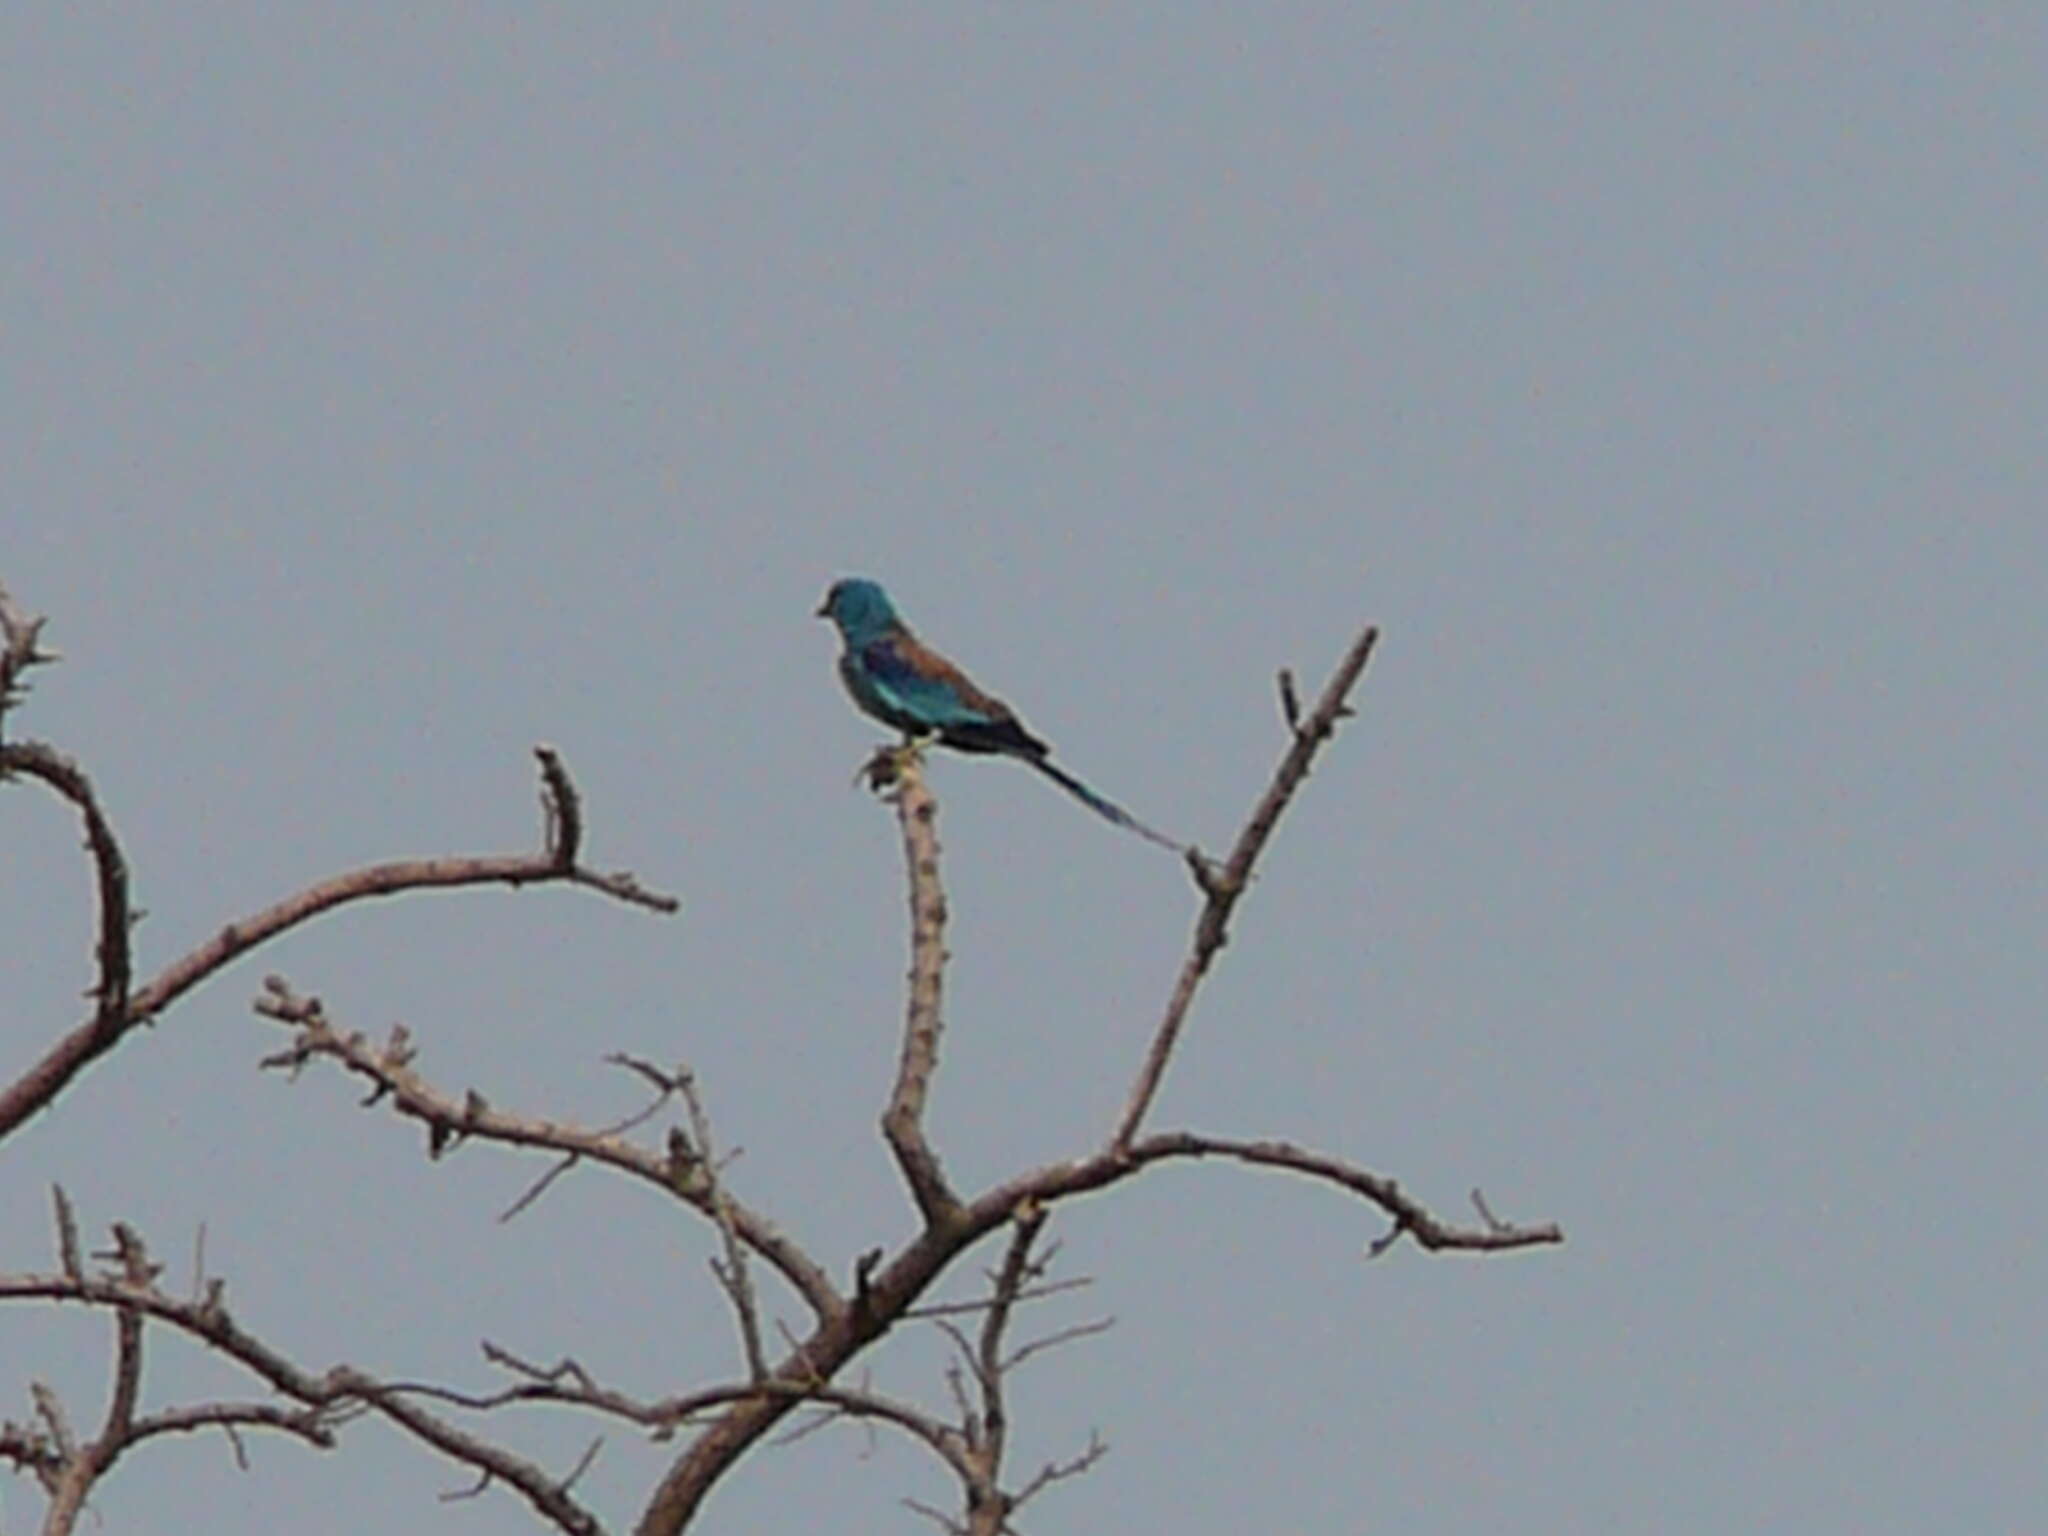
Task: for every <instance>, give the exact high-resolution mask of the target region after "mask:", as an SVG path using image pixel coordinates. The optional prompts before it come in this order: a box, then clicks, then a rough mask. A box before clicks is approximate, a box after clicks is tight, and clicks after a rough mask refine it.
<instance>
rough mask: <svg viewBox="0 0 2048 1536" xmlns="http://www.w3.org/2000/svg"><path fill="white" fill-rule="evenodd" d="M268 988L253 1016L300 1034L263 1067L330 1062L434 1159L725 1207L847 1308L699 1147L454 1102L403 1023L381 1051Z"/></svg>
mask: <svg viewBox="0 0 2048 1536" xmlns="http://www.w3.org/2000/svg"><path fill="white" fill-rule="evenodd" d="M263 985H264V995H263V996H262V997H260V998H258V999H257V1000H256V1011H257V1012H258V1013H260V1014H262V1015H263V1016H264V1017H265V1018H269V1019H275V1020H276V1021H277V1022H279V1023H280V1024H284V1025H287V1026H289V1027H290V1028H291V1030H292V1032H293V1033H292V1040H291V1043H290V1044H289V1045H288V1046H286V1047H285V1048H284V1049H283V1050H281V1051H278V1052H275V1053H274V1054H272V1055H270V1056H267V1057H265V1058H264V1060H263V1065H264V1066H265V1067H268V1068H272V1069H283V1070H287V1071H292V1072H296V1071H298V1070H299V1069H300V1068H301V1067H303V1066H304V1065H305V1064H306V1063H308V1062H310V1061H315V1060H318V1059H321V1058H323V1057H324V1058H327V1059H329V1060H333V1061H336V1062H339V1063H340V1064H341V1065H342V1066H343V1067H344V1068H346V1069H347V1070H348V1071H350V1072H352V1073H354V1074H355V1075H356V1076H358V1077H361V1078H364V1079H366V1080H367V1081H368V1082H369V1083H370V1085H371V1086H370V1092H369V1094H368V1096H367V1097H366V1098H365V1099H364V1100H363V1103H364V1105H365V1106H366V1107H367V1106H369V1105H372V1104H375V1103H377V1102H378V1101H380V1100H383V1099H389V1100H390V1102H391V1107H392V1108H393V1109H394V1110H395V1111H397V1113H398V1114H400V1115H402V1116H404V1117H405V1118H406V1119H409V1120H416V1121H418V1122H419V1123H420V1124H421V1125H423V1126H425V1127H426V1131H427V1147H428V1150H429V1152H430V1154H432V1155H433V1156H437V1157H438V1156H440V1155H441V1154H442V1153H444V1152H446V1151H449V1150H451V1149H453V1148H455V1147H457V1146H459V1145H460V1144H461V1143H462V1142H463V1141H465V1140H477V1141H491V1142H500V1143H503V1144H504V1145H506V1146H513V1147H530V1148H534V1149H536V1150H541V1151H549V1152H559V1153H562V1154H564V1155H565V1156H573V1157H575V1158H578V1159H581V1160H583V1161H586V1162H592V1163H597V1164H599V1165H601V1166H604V1167H608V1168H613V1169H616V1170H618V1171H619V1172H621V1173H625V1174H629V1175H631V1176H632V1177H634V1178H636V1179H638V1180H640V1181H641V1182H642V1183H645V1184H647V1185H649V1186H651V1187H653V1188H655V1189H659V1190H661V1191H662V1192H663V1193H665V1194H668V1195H671V1196H673V1197H675V1198H677V1199H679V1200H682V1201H683V1202H684V1203H685V1204H687V1205H690V1206H692V1207H693V1208H695V1209H696V1210H698V1211H700V1212H702V1213H703V1214H704V1215H706V1216H708V1217H710V1218H711V1219H712V1220H713V1221H714V1222H716V1221H719V1220H721V1217H720V1211H721V1210H723V1211H724V1212H725V1213H726V1215H725V1217H724V1218H723V1219H725V1220H728V1221H729V1222H730V1224H731V1227H732V1229H733V1231H734V1233H735V1234H736V1236H737V1238H738V1239H739V1241H740V1242H741V1243H743V1244H745V1246H746V1247H747V1248H749V1249H751V1250H752V1251H753V1252H755V1253H757V1254H759V1255H760V1256H761V1257H762V1258H763V1259H765V1260H766V1261H767V1262H768V1263H769V1264H772V1265H773V1266H774V1267H775V1268H776V1269H777V1270H778V1271H779V1272H780V1273H781V1274H782V1276H783V1278H784V1279H786V1280H787V1281H788V1282H789V1283H790V1285H791V1286H792V1287H794V1288H795V1290H796V1291H797V1293H798V1294H799V1295H801V1296H802V1297H803V1298H804V1299H805V1301H807V1302H808V1303H809V1304H810V1306H811V1309H812V1310H813V1311H814V1312H816V1313H818V1314H819V1315H820V1316H831V1315H833V1314H836V1313H838V1312H842V1311H844V1310H845V1306H846V1304H845V1302H844V1301H842V1300H841V1299H840V1297H839V1293H838V1291H837V1290H836V1288H835V1287H834V1286H833V1284H832V1281H831V1278H830V1277H829V1276H828V1275H826V1273H825V1272H824V1271H823V1270H822V1269H820V1268H819V1267H818V1265H817V1264H816V1263H815V1262H813V1261H812V1260H811V1258H810V1257H809V1256H808V1255H807V1254H805V1253H804V1251H803V1250H802V1249H801V1248H800V1247H798V1246H797V1245H796V1244H795V1243H793V1242H791V1241H790V1240H789V1238H788V1237H786V1236H784V1235H783V1233H782V1232H781V1231H780V1230H779V1229H778V1228H777V1227H776V1226H775V1225H774V1224H773V1223H772V1222H770V1221H769V1220H768V1219H767V1218H766V1217H763V1216H761V1215H760V1214H758V1213H757V1212H755V1211H754V1210H753V1209H752V1208H751V1207H749V1206H746V1205H743V1204H741V1203H740V1202H739V1201H737V1200H735V1199H733V1198H732V1197H731V1195H730V1194H729V1193H727V1192H726V1191H725V1188H724V1185H723V1184H722V1183H721V1182H720V1181H719V1180H718V1178H717V1177H716V1175H715V1171H714V1169H713V1168H712V1165H711V1162H710V1160H709V1159H707V1158H705V1157H703V1156H702V1155H701V1151H702V1149H701V1148H695V1147H691V1146H690V1145H689V1143H688V1140H687V1138H677V1137H671V1138H670V1143H669V1146H668V1147H667V1149H666V1150H664V1151H662V1152H655V1151H653V1150H651V1149H649V1148H646V1147H642V1146H639V1145H637V1144H636V1143H634V1142H632V1141H629V1140H627V1139H626V1138H625V1137H624V1136H622V1135H618V1134H615V1133H614V1132H610V1131H593V1130H585V1129H583V1128H582V1127H580V1126H574V1125H566V1124H563V1123H561V1122H559V1121H554V1120H544V1119H540V1118H537V1117H533V1116H528V1115H520V1114H514V1113H512V1112H511V1111H509V1110H502V1109H498V1108H495V1107H494V1106H493V1105H492V1104H491V1103H490V1101H489V1100H487V1099H486V1098H485V1097H484V1096H483V1095H482V1094H480V1093H478V1092H476V1091H475V1090H474V1089H472V1090H471V1091H470V1092H468V1093H467V1094H465V1095H464V1096H463V1097H462V1098H460V1099H457V1098H456V1097H455V1096H454V1095H453V1094H450V1093H447V1092H445V1091H443V1090H441V1089H439V1088H436V1087H435V1086H434V1085H433V1084H431V1083H429V1082H428V1081H427V1080H426V1079H425V1078H424V1077H422V1076H421V1075H420V1074H419V1073H418V1072H417V1071H416V1070H414V1067H413V1061H414V1058H415V1056H416V1055H417V1052H416V1050H415V1049H414V1047H413V1044H412V1037H411V1034H410V1032H408V1031H407V1030H406V1029H405V1027H404V1026H403V1025H398V1026H396V1027H394V1028H393V1029H392V1031H391V1034H390V1036H389V1037H388V1038H387V1039H386V1041H385V1042H384V1043H383V1044H382V1045H375V1044H372V1043H371V1042H370V1041H369V1040H368V1039H367V1038H366V1037H365V1036H363V1035H362V1034H360V1033H350V1034H346V1035H344V1034H342V1033H341V1032H340V1031H338V1030H336V1029H335V1028H334V1026H333V1025H332V1024H330V1023H329V1022H328V1020H327V1015H326V1012H325V1010H324V1009H323V1008H322V1007H321V1003H320V999H319V998H317V997H302V996H300V995H299V994H298V993H296V992H294V991H293V990H292V988H291V987H290V985H289V984H288V983H286V982H285V981H284V980H283V979H282V978H280V977H276V976H271V977H266V978H265V980H264V984H263Z"/></svg>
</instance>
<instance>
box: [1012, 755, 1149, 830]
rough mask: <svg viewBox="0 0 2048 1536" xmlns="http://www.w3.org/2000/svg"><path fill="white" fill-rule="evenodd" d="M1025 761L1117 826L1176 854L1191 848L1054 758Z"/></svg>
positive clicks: (1034, 757) (1032, 758) (1034, 758)
mask: <svg viewBox="0 0 2048 1536" xmlns="http://www.w3.org/2000/svg"><path fill="white" fill-rule="evenodd" d="M1024 761H1025V762H1027V763H1029V764H1030V765H1031V766H1032V767H1034V768H1036V769H1037V770H1038V771H1039V772H1040V773H1042V774H1044V775H1045V776H1046V777H1047V778H1048V779H1051V780H1052V781H1053V783H1055V784H1057V785H1059V787H1060V788H1061V789H1064V790H1065V791H1066V792H1067V793H1068V794H1070V795H1072V796H1073V797H1074V798H1075V799H1076V800H1078V801H1080V802H1081V803H1082V804H1083V805H1085V806H1087V807H1088V809H1089V810H1091V811H1093V812H1094V813H1095V814H1096V815H1098V816H1100V817H1102V819H1103V820H1105V821H1111V822H1115V823H1116V825H1118V826H1120V827H1123V828H1124V829H1126V830H1127V831H1131V832H1135V833H1137V834H1138V836H1140V837H1142V838H1144V839H1145V841H1147V842H1148V843H1157V844H1158V845H1159V846H1160V847H1162V848H1171V849H1172V850H1173V851H1174V852H1175V853H1183V854H1184V853H1186V852H1187V851H1188V849H1187V844H1185V843H1177V842H1175V841H1174V840H1173V839H1172V838H1170V837H1168V836H1167V835H1166V834H1165V833H1164V832H1157V831H1154V830H1153V829H1152V828H1151V827H1148V826H1146V825H1145V823H1143V822H1142V821H1140V820H1138V818H1137V817H1135V816H1133V815H1132V814H1131V813H1130V812H1129V811H1127V810H1125V809H1124V808H1123V807H1122V806H1120V805H1118V804H1117V803H1116V802H1115V801H1114V800H1109V799H1105V798H1104V797H1103V796H1101V795H1098V794H1097V793H1095V791H1094V790H1092V789H1090V788H1089V787H1088V786H1087V785H1086V784H1083V783H1082V782H1081V781H1080V780H1079V779H1077V778H1075V777H1074V776H1073V775H1072V774H1071V773H1068V772H1067V771H1066V770H1065V769H1064V768H1055V767H1054V766H1053V764H1052V762H1051V760H1050V759H1048V758H1044V757H1037V756H1033V757H1027V758H1025V759H1024Z"/></svg>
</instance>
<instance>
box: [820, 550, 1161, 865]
mask: <svg viewBox="0 0 2048 1536" xmlns="http://www.w3.org/2000/svg"><path fill="white" fill-rule="evenodd" d="M818 617H819V618H821V619H830V620H831V621H832V622H833V623H834V624H835V625H837V626H838V629H839V637H840V639H841V640H843V641H844V642H845V645H846V649H845V651H844V652H842V653H841V655H840V657H839V678H840V681H841V682H843V683H845V684H846V691H847V692H848V693H849V694H851V695H852V696H853V702H854V704H855V705H856V706H857V707H858V708H859V709H860V711H861V713H863V714H865V715H869V716H871V717H873V718H874V719H876V720H879V721H881V722H882V723H883V724H884V725H891V726H894V727H895V728H896V729H897V730H899V731H901V732H903V735H904V742H905V746H906V748H914V747H916V746H919V745H922V744H923V743H925V742H928V741H934V740H935V741H937V742H939V743H940V744H941V745H942V746H948V747H951V748H953V749H954V750H955V751H956V752H974V753H994V754H997V755H1000V756H1003V757H1013V758H1015V759H1017V760H1018V761H1019V762H1022V763H1027V764H1029V765H1030V766H1031V767H1033V768H1036V769H1037V770H1038V771H1039V772H1040V773H1042V774H1044V775H1045V776H1046V777H1047V778H1048V779H1051V780H1052V781H1053V783H1055V784H1057V785H1059V787H1060V788H1061V789H1064V790H1065V791H1066V792H1067V793H1068V794H1070V795H1072V796H1073V797H1074V798H1075V799H1076V800H1078V801H1080V802H1081V803H1082V804H1083V805H1085V806H1087V807H1088V809H1090V810H1091V811H1093V812H1095V813H1096V815H1098V816H1101V817H1102V818H1103V819H1104V820H1106V821H1109V822H1112V823H1114V824H1115V825H1116V826H1119V827H1122V828H1124V829H1125V830H1127V831H1130V832H1135V833H1137V834H1138V836H1140V837H1142V838H1144V839H1145V840H1146V841H1148V842H1152V843H1157V844H1158V845H1159V846H1160V847H1162V848H1170V849H1172V850H1173V851H1174V852H1175V853H1179V854H1183V855H1184V854H1186V853H1187V851H1188V848H1187V845H1186V844H1184V843H1177V842H1175V841H1174V840H1173V839H1172V838H1170V837H1168V836H1167V835H1166V834H1165V833H1163V832H1158V831H1154V830H1153V829H1152V828H1151V827H1148V826H1146V825H1145V823H1143V822H1142V821H1140V820H1138V818H1137V817H1135V816H1133V815H1132V814H1131V813H1130V812H1129V811H1127V810H1125V809H1124V808H1123V807H1122V806H1120V805H1118V804H1117V803H1116V802H1115V801H1114V800H1110V799H1108V798H1107V797H1105V796H1103V795H1100V794H1097V793H1096V792H1095V791H1094V790H1092V789H1090V788H1089V787H1088V786H1087V785H1086V784H1084V783H1082V782H1081V781H1080V780H1079V779H1077V778H1075V777H1074V776H1073V775H1072V774H1070V773H1068V772H1067V771H1066V770H1065V769H1063V768H1060V767H1057V766H1056V765H1055V764H1054V763H1053V761H1052V748H1051V747H1049V746H1047V745H1046V744H1045V743H1044V742H1043V741H1042V740H1040V739H1039V738H1038V737H1036V736H1034V735H1032V734H1031V732H1030V731H1029V730H1027V729H1026V728H1025V726H1024V722H1023V721H1021V720H1019V719H1018V718H1017V713H1016V711H1015V710H1013V709H1011V708H1010V706H1009V705H1007V704H1005V703H1004V702H1003V701H1002V700H1001V699H998V698H996V697H995V696H994V695H992V694H989V693H985V692H983V691H982V690H981V689H980V688H977V687H976V686H975V685H974V683H973V682H972V681H970V680H969V678H968V676H967V674H966V673H964V672H962V671H961V670H960V669H959V668H958V667H956V666H954V665H953V663H952V662H950V661H948V660H946V658H945V657H943V656H941V655H940V654H939V653H938V652H937V651H935V650H933V649H932V648H931V647H930V646H928V645H926V644H925V643H924V642H923V641H922V640H920V639H918V638H917V636H916V635H914V634H912V633H911V632H910V626H909V625H907V624H905V623H904V622H903V620H902V618H901V617H900V616H899V615H898V614H897V612H896V605H895V604H894V603H892V602H890V601H889V594H888V593H887V592H884V591H883V590H882V588H881V585H880V583H878V582H874V581H870V580H868V579H867V578H866V577H864V576H846V577H842V578H841V579H839V580H838V581H835V582H833V583H832V585H831V587H830V588H829V589H827V591H826V593H825V600H824V602H822V603H820V604H819V605H818Z"/></svg>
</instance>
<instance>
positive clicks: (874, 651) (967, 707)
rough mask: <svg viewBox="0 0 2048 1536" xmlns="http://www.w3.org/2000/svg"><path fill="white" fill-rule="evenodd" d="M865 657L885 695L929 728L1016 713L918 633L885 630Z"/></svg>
mask: <svg viewBox="0 0 2048 1536" xmlns="http://www.w3.org/2000/svg"><path fill="white" fill-rule="evenodd" d="M860 659H861V666H862V668H863V669H864V670H865V671H866V673H867V675H868V678H869V680H870V681H871V682H872V683H873V684H874V687H875V691H876V692H877V693H878V694H880V695H881V696H882V698H883V700H884V701H885V702H886V703H887V704H889V705H890V706H891V707H892V708H893V709H895V710H896V711H897V712H899V713H900V714H903V715H905V716H908V717H910V718H912V719H915V720H916V721H917V722H918V723H919V724H920V725H922V726H924V727H926V728H927V729H930V730H934V731H943V730H945V729H947V728H948V727H957V726H976V725H993V724H997V723H1000V722H1003V721H1009V720H1014V719H1015V718H1016V717H1015V716H1014V715H1013V714H1011V712H1010V707H1009V706H1008V705H1007V704H1005V703H1004V702H1003V701H1002V700H1001V699H998V698H994V697H992V696H990V695H989V694H986V693H983V692H982V691H981V690H980V689H979V688H977V687H975V686H974V684H973V683H972V682H970V681H969V680H968V677H967V674H966V673H964V672H962V671H961V670H960V669H959V668H958V667H956V666H954V665H953V663H951V662H950V661H948V660H946V658H945V657H943V656H941V655H940V654H939V653H938V652H937V651H935V650H933V649H932V648H931V647H930V646H928V645H926V644H924V643H923V642H922V641H921V640H918V639H917V638H916V637H915V636H913V635H907V634H897V635H884V636H883V637H882V638H881V639H879V640H875V641H871V642H870V643H869V644H867V645H865V646H863V647H861V652H860Z"/></svg>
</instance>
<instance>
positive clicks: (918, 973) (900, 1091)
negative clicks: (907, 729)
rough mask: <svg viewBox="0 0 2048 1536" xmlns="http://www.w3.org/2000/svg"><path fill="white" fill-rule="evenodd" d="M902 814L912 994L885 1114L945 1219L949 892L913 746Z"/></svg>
mask: <svg viewBox="0 0 2048 1536" xmlns="http://www.w3.org/2000/svg"><path fill="white" fill-rule="evenodd" d="M895 773H896V778H895V788H894V790H893V791H892V793H893V797H894V799H895V802H896V815H897V820H898V821H899V822H900V823H901V825H902V828H903V859H904V864H905V866H906V867H907V868H908V870H909V873H910V1001H909V1006H908V1008H907V1010H906V1016H905V1018H904V1024H903V1055H902V1059H901V1061H900V1062H899V1063H898V1065H897V1069H896V1087H895V1091H894V1092H893V1093H891V1094H890V1096H889V1107H888V1109H887V1110H885V1111H884V1112H883V1115H882V1134H883V1135H884V1136H885V1137H887V1138H888V1142H889V1147H890V1149H891V1150H892V1151H893V1152H894V1153H895V1154H896V1162H897V1165H898V1166H899V1167H900V1168H901V1169H902V1170H903V1178H904V1182H905V1183H907V1184H908V1185H909V1186H910V1193H911V1196H912V1197H913V1198H914V1199H915V1200H916V1201H917V1208H918V1211H919V1212H920V1213H921V1214H922V1215H923V1217H924V1219H925V1223H926V1225H928V1226H931V1227H941V1226H944V1225H946V1224H947V1223H949V1222H951V1221H952V1220H953V1219H954V1217H955V1216H956V1215H957V1213H958V1210H959V1205H960V1202H959V1198H958V1196H956V1195H955V1194H954V1193H953V1190H952V1186H951V1185H949V1184H948V1183H947V1182H946V1175H945V1173H944V1172H943V1170H941V1168H940V1167H939V1157H938V1153H937V1152H935V1151H934V1150H933V1149H932V1146H931V1143H930V1142H929V1141H928V1140H927V1139H926V1137H925V1130H924V1106H925V1097H926V1095H927V1093H928V1092H929V1091H930V1088H931V1080H932V1074H933V1073H934V1072H935V1071H936V1070H937V1069H938V1064H939V1034H940V1031H941V1029H942V1028H943V1025H942V1022H941V1019H940V1015H939V1002H940V997H941V991H942V988H943V985H944V981H945V971H946V894H945V891H944V890H943V889H942V888H941V887H940V885H939V836H938V825H937V823H938V805H937V803H936V802H935V801H934V800H933V799H932V796H931V791H930V790H929V789H928V788H926V786H925V782H924V767H923V763H922V761H921V760H920V758H919V757H918V755H917V754H916V753H915V752H903V753H900V754H898V755H897V760H896V769H895Z"/></svg>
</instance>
